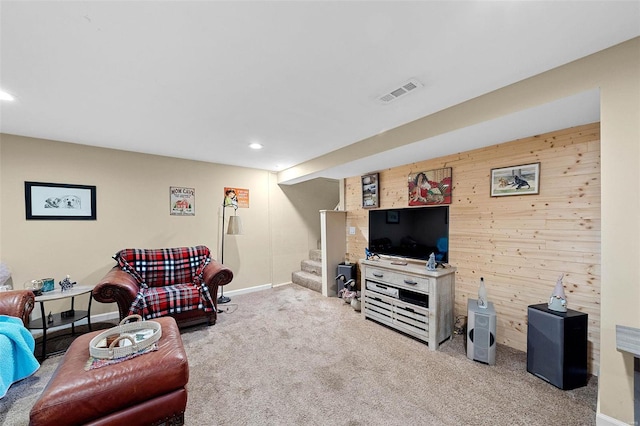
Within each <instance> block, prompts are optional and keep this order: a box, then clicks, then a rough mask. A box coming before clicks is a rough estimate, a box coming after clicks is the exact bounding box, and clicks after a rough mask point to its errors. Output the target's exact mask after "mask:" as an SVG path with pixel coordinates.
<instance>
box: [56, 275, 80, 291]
mask: <svg viewBox="0 0 640 426" xmlns="http://www.w3.org/2000/svg"><path fill="white" fill-rule="evenodd" d="M59 284H60V287H61V288H62V291H66V290H71V289H72V288H73V286H74V285H76V282H75V281H74V282H71V280H70V279H69V275H67V276H66V277H65V278H64V279H63V280H62V281H60V283H59Z"/></svg>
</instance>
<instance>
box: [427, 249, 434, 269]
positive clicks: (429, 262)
mask: <svg viewBox="0 0 640 426" xmlns="http://www.w3.org/2000/svg"><path fill="white" fill-rule="evenodd" d="M435 270H436V255H435V254H433V253H431V254H430V255H429V260H427V271H435Z"/></svg>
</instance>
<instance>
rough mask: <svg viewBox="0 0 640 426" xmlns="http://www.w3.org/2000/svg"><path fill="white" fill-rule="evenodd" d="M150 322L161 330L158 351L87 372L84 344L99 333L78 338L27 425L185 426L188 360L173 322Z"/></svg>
mask: <svg viewBox="0 0 640 426" xmlns="http://www.w3.org/2000/svg"><path fill="white" fill-rule="evenodd" d="M154 321H158V322H159V323H160V324H161V326H162V337H161V338H160V340H159V341H158V350H157V351H153V352H149V353H146V354H144V355H140V356H137V357H135V358H132V359H129V360H126V361H122V362H120V363H118V364H114V365H109V366H104V367H101V368H96V369H93V370H89V371H85V365H86V364H87V360H88V359H89V342H90V341H91V339H92V338H93V337H94V336H95V335H97V334H98V333H100V331H98V332H93V333H88V334H85V335H82V336H80V337H78V338H77V339H76V340H75V341H74V342H73V343H72V344H71V346H70V347H69V349H68V350H67V353H66V354H65V355H64V358H63V359H62V361H61V362H60V365H58V368H57V369H56V371H55V373H54V374H53V377H52V378H51V380H50V381H49V383H48V384H47V386H46V387H45V389H44V391H43V392H42V395H40V398H39V399H38V401H36V403H35V405H34V406H33V408H32V409H31V414H30V422H29V424H31V425H62V424H64V425H82V424H91V425H110V424H126V425H156V424H157V425H182V424H184V410H185V408H186V406H187V390H186V385H187V382H188V381H189V364H188V362H187V355H186V353H185V351H184V347H183V346H182V338H181V337H180V331H179V330H178V326H177V324H176V322H175V320H174V319H173V318H171V317H166V318H158V319H155V320H154ZM102 331H104V330H102Z"/></svg>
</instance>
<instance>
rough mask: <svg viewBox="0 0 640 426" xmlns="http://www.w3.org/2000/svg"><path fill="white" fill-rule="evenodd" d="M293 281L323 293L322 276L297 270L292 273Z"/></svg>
mask: <svg viewBox="0 0 640 426" xmlns="http://www.w3.org/2000/svg"><path fill="white" fill-rule="evenodd" d="M291 282H293V283H294V284H298V285H300V286H302V287H306V288H308V289H309V290H313V291H317V292H318V293H322V277H320V276H318V275H315V274H310V273H309V272H304V271H296V272H293V273H292V274H291Z"/></svg>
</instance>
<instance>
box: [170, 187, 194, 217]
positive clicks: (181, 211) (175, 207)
mask: <svg viewBox="0 0 640 426" xmlns="http://www.w3.org/2000/svg"><path fill="white" fill-rule="evenodd" d="M169 207H170V214H171V215H172V216H195V215H196V190H195V188H183V187H181V186H171V187H169Z"/></svg>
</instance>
